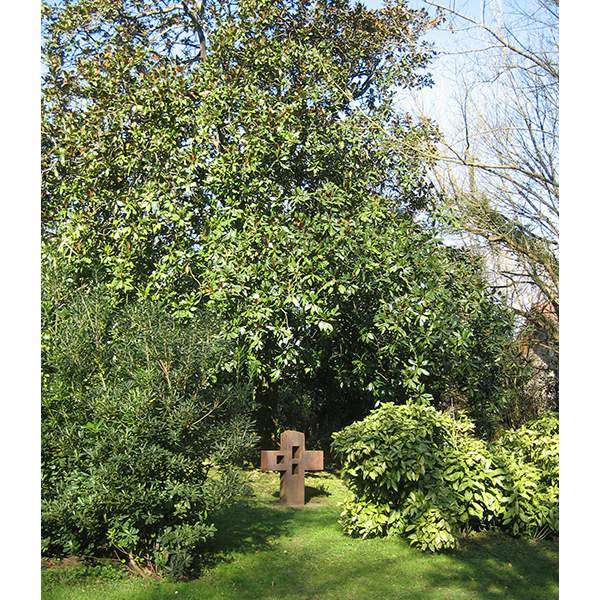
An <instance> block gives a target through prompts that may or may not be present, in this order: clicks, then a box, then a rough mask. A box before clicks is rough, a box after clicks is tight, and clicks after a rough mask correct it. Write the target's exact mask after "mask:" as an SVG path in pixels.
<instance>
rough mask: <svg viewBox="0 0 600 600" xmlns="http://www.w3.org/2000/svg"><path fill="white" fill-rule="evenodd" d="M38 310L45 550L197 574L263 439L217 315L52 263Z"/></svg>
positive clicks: (49, 266)
mask: <svg viewBox="0 0 600 600" xmlns="http://www.w3.org/2000/svg"><path fill="white" fill-rule="evenodd" d="M42 309H43V357H42V366H43V390H42V392H43V393H42V537H43V552H44V553H45V554H49V555H57V554H77V555H92V556H94V555H95V556H97V555H106V554H108V553H113V552H116V553H117V555H118V556H120V557H123V558H126V559H128V560H129V561H130V562H131V563H132V564H137V563H141V564H142V565H143V564H153V565H154V566H155V567H157V568H158V569H159V570H160V571H161V572H163V573H167V574H169V575H171V576H173V577H182V576H184V575H187V574H189V573H191V572H194V571H195V570H196V569H197V568H198V567H199V566H201V562H202V559H203V553H204V552H205V543H206V542H207V540H208V539H210V538H211V537H212V536H213V535H214V532H215V527H214V525H213V519H214V517H215V515H216V514H217V513H218V511H220V510H222V509H223V508H224V507H226V506H228V505H229V504H230V503H231V502H233V501H234V500H235V499H236V497H237V495H238V494H239V491H240V488H241V487H242V485H243V481H242V479H241V474H240V473H239V471H238V469H237V468H236V467H235V465H240V464H241V462H242V460H243V459H244V458H246V457H247V456H248V453H249V451H250V450H251V448H252V447H253V445H254V443H255V436H254V433H253V431H252V423H251V421H250V420H249V418H248V408H249V406H248V394H247V391H246V390H245V389H244V387H243V386H241V385H240V384H239V383H237V382H236V379H235V377H234V376H230V377H226V376H225V375H224V374H223V373H221V372H220V370H219V368H218V365H219V356H220V355H222V354H225V355H226V353H227V348H226V347H224V346H223V343H222V342H221V341H220V340H218V339H217V338H216V337H215V333H214V331H215V327H214V325H213V324H212V323H211V322H210V319H208V318H207V317H206V316H205V317H204V318H202V319H200V318H199V319H196V320H195V321H194V322H193V323H189V324H186V323H183V322H181V321H175V320H173V318H172V317H170V316H169V315H168V314H167V313H166V312H165V310H164V309H163V308H161V307H160V306H159V305H157V304H150V303H147V302H143V301H139V302H133V303H129V304H122V303H120V302H118V301H117V300H116V299H115V298H114V296H111V295H110V294H107V293H106V291H105V289H104V288H103V287H102V286H90V285H87V286H85V287H76V286H74V285H73V282H65V281H64V279H62V278H61V277H57V276H56V272H55V270H54V269H53V268H52V266H51V265H46V269H45V281H44V297H43V303H42Z"/></svg>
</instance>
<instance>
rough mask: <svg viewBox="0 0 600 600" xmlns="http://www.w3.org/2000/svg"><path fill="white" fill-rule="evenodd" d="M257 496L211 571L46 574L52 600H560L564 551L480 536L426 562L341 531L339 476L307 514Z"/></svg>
mask: <svg viewBox="0 0 600 600" xmlns="http://www.w3.org/2000/svg"><path fill="white" fill-rule="evenodd" d="M250 477H251V479H252V488H253V490H254V496H253V497H251V498H248V499H247V500H245V501H244V502H242V503H240V504H239V505H237V506H235V507H232V508H231V509H230V510H229V511H228V512H227V513H226V514H223V515H221V517H220V519H219V522H218V523H217V525H218V527H219V534H218V536H217V537H216V538H215V539H214V541H213V542H212V547H213V550H215V558H214V561H213V564H212V565H211V566H210V567H209V568H208V570H207V572H206V573H205V574H204V575H203V576H202V577H201V578H199V579H197V580H194V581H191V582H184V583H172V582H166V581H150V580H144V579H140V578H135V577H132V576H119V575H118V574H114V576H113V577H112V578H111V577H110V576H107V573H96V572H94V570H93V569H92V570H90V569H84V568H78V569H74V568H64V569H59V568H55V569H49V570H45V571H44V572H43V574H42V592H43V593H42V597H43V598H44V599H45V600H87V599H89V600H92V599H94V600H96V599H98V600H99V599H101V598H102V599H106V600H117V599H118V600H163V599H167V598H169V599H172V598H177V599H182V600H184V599H185V600H188V599H189V600H192V599H193V600H202V599H205V598H210V599H213V598H214V599H222V600H230V599H231V600H233V599H242V600H246V599H247V600H256V599H272V600H276V599H277V600H278V599H282V598H286V599H293V600H296V599H297V600H300V599H302V600H309V599H310V600H321V599H331V600H333V599H338V600H354V599H355V600H367V599H371V598H377V599H379V598H390V599H403V598H407V599H408V598H410V599H411V600H412V599H414V600H420V599H428V600H429V599H432V600H438V599H439V600H443V599H453V600H454V599H457V600H458V599H473V598H485V599H490V600H494V599H498V600H500V599H504V598H508V599H510V598H514V599H517V598H518V599H523V600H537V599H539V600H550V599H552V598H558V544H557V543H556V542H550V541H545V542H528V541H524V540H515V539H512V538H510V537H507V536H504V535H500V534H494V535H477V536H474V537H472V538H469V539H468V540H465V541H464V542H463V544H462V546H461V548H460V549H459V550H457V551H454V552H447V553H442V554H436V555H432V554H424V553H422V552H421V551H419V550H416V549H413V548H410V547H409V546H408V544H407V543H406V542H404V541H402V540H398V539H372V540H358V539H352V538H349V537H347V536H344V535H343V534H342V532H341V530H340V528H339V525H338V524H337V518H338V515H339V503H340V502H341V501H343V499H344V496H345V495H346V493H347V492H346V490H345V488H344V487H343V485H342V484H341V482H340V481H339V479H337V478H336V477H335V476H334V475H331V474H328V473H318V474H314V475H308V476H307V500H308V502H307V505H306V507H305V508H304V509H290V508H284V507H281V506H279V505H278V504H277V492H276V490H277V489H278V476H277V475H276V474H260V473H258V472H252V473H251V474H250Z"/></svg>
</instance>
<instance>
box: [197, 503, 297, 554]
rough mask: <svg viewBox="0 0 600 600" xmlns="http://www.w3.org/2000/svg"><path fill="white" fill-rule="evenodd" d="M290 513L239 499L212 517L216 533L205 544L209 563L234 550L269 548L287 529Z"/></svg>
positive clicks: (278, 508)
mask: <svg viewBox="0 0 600 600" xmlns="http://www.w3.org/2000/svg"><path fill="white" fill-rule="evenodd" d="M292 518H293V514H291V513H290V512H289V511H286V510H282V509H281V508H280V507H279V506H278V505H277V504H275V503H274V504H273V506H269V505H264V504H256V503H255V502H253V501H252V500H242V501H240V502H238V503H237V504H235V505H234V506H232V507H231V508H230V509H228V510H226V511H223V512H222V513H220V514H219V515H218V517H217V518H216V519H215V526H216V528H217V533H216V534H215V537H214V538H213V539H212V540H211V541H210V542H209V543H208V544H207V546H206V549H207V552H208V553H209V556H207V558H208V559H209V563H210V564H211V565H214V564H215V563H218V562H221V561H229V560H230V558H231V557H230V555H231V554H232V553H233V552H257V551H259V550H266V549H268V548H270V547H271V546H272V544H273V541H274V540H275V539H276V538H278V537H279V536H281V535H284V534H285V533H286V532H287V530H288V526H289V523H290V521H291V519H292Z"/></svg>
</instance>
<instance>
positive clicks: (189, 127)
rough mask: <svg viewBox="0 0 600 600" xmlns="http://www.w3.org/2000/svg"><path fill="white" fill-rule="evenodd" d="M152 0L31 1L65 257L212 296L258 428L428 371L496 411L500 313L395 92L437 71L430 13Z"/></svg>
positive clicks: (371, 395)
mask: <svg viewBox="0 0 600 600" xmlns="http://www.w3.org/2000/svg"><path fill="white" fill-rule="evenodd" d="M153 4H154V6H153V8H151V7H150V6H149V5H148V3H147V2H143V1H142V0H126V1H119V2H115V1H114V0H99V1H98V2H94V3H90V2H84V1H82V0H73V1H72V2H68V3H61V4H60V5H58V6H48V8H47V10H46V17H45V26H44V31H45V36H44V57H45V63H46V67H47V68H46V71H45V76H44V85H43V134H42V138H43V140H42V142H43V144H42V145H43V152H42V154H43V159H42V162H43V169H44V183H43V193H42V196H43V207H42V212H43V235H44V238H45V239H47V240H48V242H49V243H51V244H52V245H53V246H55V247H56V248H58V249H59V251H60V257H61V258H60V260H61V261H64V262H65V263H67V264H68V265H69V268H71V269H73V270H74V272H75V273H76V276H77V277H81V278H84V279H85V278H86V277H89V276H90V274H91V273H94V274H98V276H99V277H100V278H101V279H102V281H103V282H105V283H106V284H107V285H108V286H110V288H111V289H112V290H114V291H115V293H116V294H119V295H120V296H133V297H139V298H144V299H148V298H149V299H152V300H157V301H161V302H162V303H164V304H165V306H167V307H168V310H169V311H171V312H172V314H174V315H175V316H176V317H181V318H186V319H190V318H194V316H195V315H198V314H200V315H202V314H204V312H205V310H210V311H214V312H215V313H217V314H219V315H220V319H219V323H220V324H221V325H223V329H224V330H223V331H222V335H223V336H224V337H226V338H227V339H228V340H230V341H231V342H232V344H233V348H234V349H235V350H236V351H239V353H240V354H241V356H242V357H243V365H244V368H245V371H246V375H247V376H248V378H249V379H250V380H251V381H252V384H253V386H254V395H255V398H256V401H257V403H258V406H259V407H260V412H259V415H258V420H259V427H260V430H261V432H262V433H263V434H265V435H271V434H273V433H277V430H278V429H280V428H283V427H286V426H293V427H296V428H297V427H299V426H300V424H302V425H303V427H304V429H305V430H306V431H307V434H309V435H310V436H311V437H312V438H313V439H315V440H317V439H318V440H320V443H321V444H326V443H327V442H326V440H327V439H328V436H329V433H330V432H331V431H334V430H335V429H338V428H339V427H341V426H343V425H345V424H346V423H348V422H350V421H352V420H353V419H354V418H362V417H363V416H364V415H365V414H366V412H367V411H368V409H370V408H371V407H372V406H373V404H374V403H375V402H376V401H384V400H389V399H391V398H397V397H398V396H400V398H401V399H402V398H407V397H413V396H414V395H415V394H418V393H423V390H424V389H428V390H429V391H430V393H431V394H432V396H433V398H434V402H435V403H436V404H437V405H438V406H440V407H446V406H448V405H450V404H454V405H459V406H463V407H464V408H465V409H466V410H468V411H469V413H470V415H471V416H472V417H473V418H474V419H476V422H477V424H478V427H479V428H480V430H481V431H483V432H486V433H491V432H492V431H494V429H495V428H496V427H497V426H498V425H499V424H500V423H501V422H502V420H503V418H504V415H505V414H506V407H507V406H508V405H510V403H511V402H512V397H513V396H514V394H515V393H516V392H515V390H514V385H513V382H514V380H515V379H516V378H517V377H516V376H515V372H518V370H519V368H518V365H516V363H515V361H514V360H513V359H512V358H511V357H512V353H511V348H510V338H511V336H512V329H513V324H512V320H511V318H510V315H509V314H508V313H507V312H506V311H505V310H504V309H502V307H501V306H499V304H498V302H497V301H496V300H495V299H494V298H493V297H492V296H491V295H490V294H489V293H487V291H486V290H485V287H486V286H485V281H484V279H483V277H482V274H481V268H480V265H479V263H478V262H477V260H476V259H474V258H473V257H471V256H469V255H468V254H466V253H464V252H460V251H458V250H452V249H450V248H447V247H445V246H444V245H443V244H442V242H441V241H440V239H439V238H438V237H437V236H436V235H435V231H432V228H433V224H431V223H426V224H423V221H426V220H424V219H423V218H422V216H423V215H424V211H426V209H427V207H428V205H429V203H430V201H431V193H430V186H429V184H428V182H427V178H426V172H427V168H428V166H429V165H428V161H427V160H426V159H424V158H423V157H424V156H427V155H428V151H429V150H430V149H431V147H432V146H433V144H434V142H435V140H436V132H435V129H434V128H433V127H432V126H431V124H430V123H429V122H427V121H424V120H422V121H415V120H414V119H411V118H409V117H407V116H404V115H401V114H399V113H398V111H397V110H396V109H395V107H394V95H395V92H396V91H397V90H398V88H415V87H420V86H424V85H428V84H429V83H430V79H429V77H428V75H427V73H426V72H425V71H424V69H425V67H426V66H427V64H428V61H429V59H430V57H431V54H432V52H431V49H430V48H429V47H428V46H427V45H426V44H425V43H424V42H423V41H422V40H421V35H422V33H423V32H424V31H425V30H426V29H427V28H428V27H429V26H430V22H429V18H428V16H427V14H426V13H425V12H424V11H419V10H413V9H410V8H409V7H408V6H407V4H406V3H405V2H403V1H397V2H391V3H390V4H389V6H387V7H386V8H384V9H380V10H367V9H365V8H364V7H363V6H361V5H360V4H357V3H354V2H351V1H350V0H319V1H317V0H288V1H283V0H278V1H271V0H269V1H265V0H241V1H236V2H234V1H225V2H211V1H209V0H207V2H199V3H194V4H192V3H191V2H183V3H181V4H180V5H171V4H170V3H166V2H162V1H159V2H156V3H153ZM419 219H420V221H421V222H422V223H421V224H417V222H418V221H419ZM236 356H237V355H236ZM236 360H237V358H236Z"/></svg>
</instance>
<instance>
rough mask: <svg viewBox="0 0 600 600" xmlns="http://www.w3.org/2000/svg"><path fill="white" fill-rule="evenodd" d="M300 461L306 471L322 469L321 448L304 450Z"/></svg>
mask: <svg viewBox="0 0 600 600" xmlns="http://www.w3.org/2000/svg"><path fill="white" fill-rule="evenodd" d="M302 462H303V463H304V469H305V470H306V471H322V470H323V450H305V451H304V458H303V460H302Z"/></svg>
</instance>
